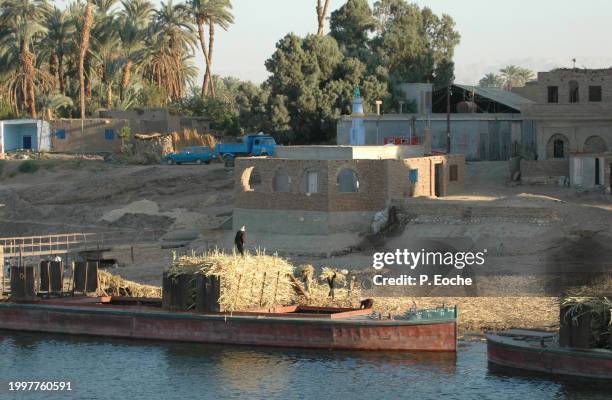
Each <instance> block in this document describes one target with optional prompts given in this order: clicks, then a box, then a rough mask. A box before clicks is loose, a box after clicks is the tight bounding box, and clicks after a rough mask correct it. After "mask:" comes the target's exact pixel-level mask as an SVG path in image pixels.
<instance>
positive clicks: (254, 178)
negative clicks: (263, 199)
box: [240, 167, 262, 192]
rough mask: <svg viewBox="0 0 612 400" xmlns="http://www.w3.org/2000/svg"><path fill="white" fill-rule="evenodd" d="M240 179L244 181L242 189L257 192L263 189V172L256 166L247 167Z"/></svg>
mask: <svg viewBox="0 0 612 400" xmlns="http://www.w3.org/2000/svg"><path fill="white" fill-rule="evenodd" d="M240 180H241V182H242V190H243V191H245V192H255V191H259V190H261V186H262V180H261V174H260V173H259V171H258V170H257V168H255V167H249V168H246V169H245V170H244V172H243V173H242V177H241V179H240Z"/></svg>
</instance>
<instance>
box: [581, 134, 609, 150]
mask: <svg viewBox="0 0 612 400" xmlns="http://www.w3.org/2000/svg"><path fill="white" fill-rule="evenodd" d="M607 150H608V146H606V142H605V140H603V138H602V137H601V136H591V137H590V138H588V139H587V140H586V141H585V142H584V152H585V153H605V152H606V151H607Z"/></svg>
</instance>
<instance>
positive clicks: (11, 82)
mask: <svg viewBox="0 0 612 400" xmlns="http://www.w3.org/2000/svg"><path fill="white" fill-rule="evenodd" d="M0 5H1V6H2V8H1V9H0V11H1V14H0V23H1V26H2V27H1V28H0V52H1V54H2V56H3V58H4V60H3V61H4V63H6V64H4V63H3V64H4V65H5V66H8V68H9V69H10V68H11V65H15V64H17V65H19V69H17V70H15V69H12V70H10V71H5V72H6V73H7V75H9V79H8V80H7V81H6V83H5V85H6V87H5V90H6V91H7V92H8V93H9V95H10V97H9V98H10V99H11V101H12V102H13V103H14V104H15V105H18V103H22V104H23V107H24V108H27V109H29V111H30V114H31V115H32V118H36V117H37V111H36V89H37V87H40V86H45V87H48V86H50V85H51V84H52V77H50V76H49V74H47V73H46V72H45V71H42V70H41V69H40V68H38V67H37V64H36V54H35V53H34V50H35V49H34V48H33V46H34V45H35V44H36V43H38V41H39V39H40V38H41V37H43V36H44V35H45V34H46V33H47V28H46V27H45V26H44V21H45V18H46V15H47V11H48V8H47V4H46V2H45V1H44V0H5V1H4V2H3V3H0Z"/></svg>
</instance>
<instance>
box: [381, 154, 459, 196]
mask: <svg viewBox="0 0 612 400" xmlns="http://www.w3.org/2000/svg"><path fill="white" fill-rule="evenodd" d="M436 164H442V169H441V171H442V177H441V184H442V185H441V194H442V196H449V195H453V194H457V193H460V192H461V191H463V187H464V183H465V157H464V156H461V155H450V156H432V157H418V158H409V159H405V160H399V161H398V160H391V161H388V164H387V165H388V183H387V186H388V193H389V198H391V199H397V198H406V197H432V196H435V173H436V172H435V171H436ZM453 166H454V167H456V168H455V170H456V180H451V167H453ZM411 170H417V171H418V179H417V182H416V183H415V184H412V183H411V182H410V171H411ZM454 177H455V176H453V178H454Z"/></svg>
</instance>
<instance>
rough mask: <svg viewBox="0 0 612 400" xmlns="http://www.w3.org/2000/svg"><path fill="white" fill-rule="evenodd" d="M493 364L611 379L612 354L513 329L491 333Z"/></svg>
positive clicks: (489, 349) (489, 351) (489, 347)
mask: <svg viewBox="0 0 612 400" xmlns="http://www.w3.org/2000/svg"><path fill="white" fill-rule="evenodd" d="M486 338H487V354H488V359H489V362H490V363H491V364H494V365H497V366H501V367H507V368H515V369H520V370H525V371H532V372H540V373H547V374H553V375H562V376H569V377H579V378H589V379H606V380H612V351H611V350H607V349H576V348H570V347H561V346H559V341H558V335H556V334H554V333H550V332H540V331H531V330H522V329H514V330H509V331H505V332H499V333H489V334H487V335H486Z"/></svg>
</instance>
